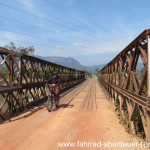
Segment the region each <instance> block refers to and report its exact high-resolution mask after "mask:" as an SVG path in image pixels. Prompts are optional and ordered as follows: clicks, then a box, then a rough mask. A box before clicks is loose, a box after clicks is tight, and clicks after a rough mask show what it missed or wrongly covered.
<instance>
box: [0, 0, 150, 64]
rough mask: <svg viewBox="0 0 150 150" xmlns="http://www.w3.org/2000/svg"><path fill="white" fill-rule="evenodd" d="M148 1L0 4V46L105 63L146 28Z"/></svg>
mask: <svg viewBox="0 0 150 150" xmlns="http://www.w3.org/2000/svg"><path fill="white" fill-rule="evenodd" d="M149 6H150V1H149V0H142V1H141V0H0V46H4V45H8V44H9V43H10V42H14V43H15V44H16V46H18V47H19V46H24V47H28V46H34V47H35V49H36V52H35V54H36V55H40V56H60V57H72V58H74V59H76V60H78V61H79V62H80V63H81V64H83V65H98V64H106V63H108V62H109V61H111V60H112V59H113V58H114V57H115V56H116V55H117V54H118V53H119V52H120V51H121V50H123V49H124V48H125V47H126V46H127V45H128V44H129V43H130V42H131V41H132V40H133V39H134V38H136V36H138V35H139V34H140V33H141V32H142V31H143V30H145V29H148V28H149V27H150V15H149V14H150V7H149Z"/></svg>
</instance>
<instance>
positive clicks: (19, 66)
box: [0, 47, 85, 120]
mask: <svg viewBox="0 0 150 150" xmlns="http://www.w3.org/2000/svg"><path fill="white" fill-rule="evenodd" d="M53 72H57V73H58V74H59V75H60V77H61V80H60V82H61V83H60V88H61V91H63V90H66V89H67V88H70V87H72V86H74V85H76V84H78V83H80V82H82V81H83V80H85V72H83V71H80V70H75V69H72V68H68V67H64V66H61V65H57V64H54V63H51V62H48V61H45V60H42V59H39V58H36V57H33V56H27V55H20V54H19V53H16V52H13V51H10V50H8V49H6V48H3V47H0V120H6V119H7V118H9V117H11V116H12V115H14V114H16V113H17V112H20V111H22V110H24V109H26V108H27V107H28V106H29V105H33V104H35V103H38V102H40V101H41V100H44V99H45V98H46V93H47V92H49V90H50V89H49V88H46V86H45V84H46V82H47V80H48V77H50V76H51V74H52V73H53Z"/></svg>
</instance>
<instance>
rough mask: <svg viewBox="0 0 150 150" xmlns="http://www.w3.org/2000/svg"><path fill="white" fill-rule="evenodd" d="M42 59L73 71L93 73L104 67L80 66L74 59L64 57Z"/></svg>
mask: <svg viewBox="0 0 150 150" xmlns="http://www.w3.org/2000/svg"><path fill="white" fill-rule="evenodd" d="M42 59H44V60H47V61H50V62H53V63H56V64H60V65H63V66H67V67H70V68H74V69H78V70H88V71H90V72H92V73H93V72H95V71H96V69H101V68H102V67H103V66H104V65H95V66H84V65H81V64H80V63H79V62H78V61H77V60H75V59H74V58H70V57H68V58H66V57H51V56H48V57H42Z"/></svg>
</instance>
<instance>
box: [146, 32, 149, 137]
mask: <svg viewBox="0 0 150 150" xmlns="http://www.w3.org/2000/svg"><path fill="white" fill-rule="evenodd" d="M147 56H148V59H147V60H148V63H147V97H148V98H150V36H149V35H148V36H147ZM148 104H149V99H148V100H147V105H148ZM146 121H147V132H146V133H147V135H146V137H147V139H148V140H150V113H149V112H148V111H147V116H146Z"/></svg>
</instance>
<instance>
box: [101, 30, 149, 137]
mask: <svg viewBox="0 0 150 150" xmlns="http://www.w3.org/2000/svg"><path fill="white" fill-rule="evenodd" d="M149 36H150V30H145V31H144V32H142V33H141V34H140V35H139V36H138V37H137V38H136V39H135V40H133V41H132V42H131V43H130V44H129V45H128V46H127V47H126V48H125V49H124V50H122V51H121V52H120V53H119V54H118V55H117V56H116V57H115V58H114V59H113V60H112V61H111V62H109V63H108V64H107V65H106V66H104V67H103V68H102V69H101V71H100V77H99V79H100V81H101V83H102V85H103V86H104V87H105V89H106V91H107V93H108V95H109V98H110V99H112V101H113V104H114V106H115V110H116V111H117V112H118V115H119V116H120V119H121V120H122V122H123V123H124V124H125V126H126V127H127V128H128V129H129V130H130V132H134V133H136V134H139V133H140V134H143V135H144V136H145V137H146V138H147V139H150V98H149V97H150V69H148V68H150V57H149V56H150V43H149Z"/></svg>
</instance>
